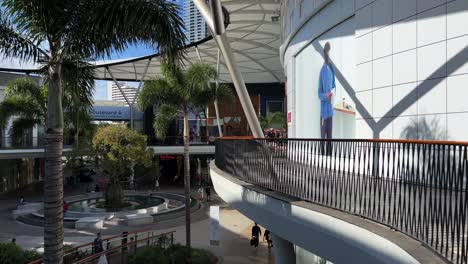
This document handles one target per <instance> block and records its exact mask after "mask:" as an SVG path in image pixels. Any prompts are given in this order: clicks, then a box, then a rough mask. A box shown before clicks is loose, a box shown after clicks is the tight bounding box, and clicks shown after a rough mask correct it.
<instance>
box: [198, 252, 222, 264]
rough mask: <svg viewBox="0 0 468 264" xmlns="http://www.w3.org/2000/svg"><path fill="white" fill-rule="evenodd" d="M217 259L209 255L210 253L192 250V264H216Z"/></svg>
mask: <svg viewBox="0 0 468 264" xmlns="http://www.w3.org/2000/svg"><path fill="white" fill-rule="evenodd" d="M217 260H218V259H217V258H216V257H215V256H214V255H213V254H211V252H209V251H206V250H203V249H198V248H193V249H192V264H205V263H213V264H214V263H216V261H217Z"/></svg>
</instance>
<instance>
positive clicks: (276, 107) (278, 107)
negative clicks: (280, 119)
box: [266, 101, 284, 115]
mask: <svg viewBox="0 0 468 264" xmlns="http://www.w3.org/2000/svg"><path fill="white" fill-rule="evenodd" d="M283 110H284V109H283V102H282V101H267V102H266V114H267V115H269V114H272V113H275V112H281V113H283Z"/></svg>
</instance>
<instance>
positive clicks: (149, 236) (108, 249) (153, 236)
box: [29, 229, 175, 264]
mask: <svg viewBox="0 0 468 264" xmlns="http://www.w3.org/2000/svg"><path fill="white" fill-rule="evenodd" d="M174 233H175V231H170V232H166V233H157V232H155V231H152V230H150V229H142V230H136V231H131V232H123V233H122V234H120V235H115V236H110V237H105V238H102V241H103V251H101V252H95V249H94V245H93V242H89V243H86V244H82V245H79V246H76V247H72V248H69V249H65V250H64V252H63V259H64V263H95V260H97V259H99V258H100V257H101V256H102V255H106V257H108V258H109V257H115V256H120V257H126V255H122V254H125V253H133V252H135V251H136V250H137V249H138V248H140V247H142V246H150V245H158V246H160V247H162V248H167V247H169V246H171V245H173V244H174ZM93 239H94V238H93ZM40 263H43V260H42V259H38V260H35V261H32V262H30V263H29V264H40Z"/></svg>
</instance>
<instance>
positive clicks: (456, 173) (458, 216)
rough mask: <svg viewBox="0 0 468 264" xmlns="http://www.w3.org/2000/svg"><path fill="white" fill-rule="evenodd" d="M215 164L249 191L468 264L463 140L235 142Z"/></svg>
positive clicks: (226, 144)
mask: <svg viewBox="0 0 468 264" xmlns="http://www.w3.org/2000/svg"><path fill="white" fill-rule="evenodd" d="M215 146H216V152H215V155H216V157H215V164H216V166H217V167H218V168H219V169H221V170H223V171H225V172H227V173H229V174H231V175H232V176H234V177H236V178H239V179H241V180H243V181H246V182H249V183H252V184H254V185H257V186H260V187H263V188H266V189H269V190H272V191H275V192H278V193H281V194H285V195H288V196H293V197H296V198H298V199H301V200H304V201H308V202H311V203H316V204H319V205H322V206H327V207H330V208H333V209H336V210H340V211H343V212H346V213H350V214H355V215H359V216H361V217H363V218H367V219H369V220H372V221H375V222H378V223H380V224H383V225H386V226H389V227H391V228H393V229H395V230H399V231H401V232H402V233H404V234H406V235H408V236H410V237H412V238H414V239H416V240H418V241H420V242H422V243H423V244H425V245H427V246H428V247H429V248H432V249H433V250H434V251H435V252H437V253H438V254H440V255H441V256H443V257H444V258H445V259H446V260H447V261H450V262H452V263H457V264H468V142H457V141H428V140H385V139H382V140H381V139H333V140H321V139H293V138H287V139H281V138H279V139H278V138H265V139H259V138H254V139H238V138H232V139H231V138H227V139H225V138H219V139H218V140H217V141H216V142H215Z"/></svg>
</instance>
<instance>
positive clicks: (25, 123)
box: [8, 117, 39, 144]
mask: <svg viewBox="0 0 468 264" xmlns="http://www.w3.org/2000/svg"><path fill="white" fill-rule="evenodd" d="M38 123H39V120H37V119H34V118H29V117H20V118H17V119H15V120H14V121H13V123H12V125H11V128H10V131H9V132H8V133H9V135H10V137H11V139H12V141H13V143H15V144H20V143H21V141H22V138H23V134H24V132H25V131H26V130H27V129H32V128H33V127H34V125H36V124H38Z"/></svg>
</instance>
